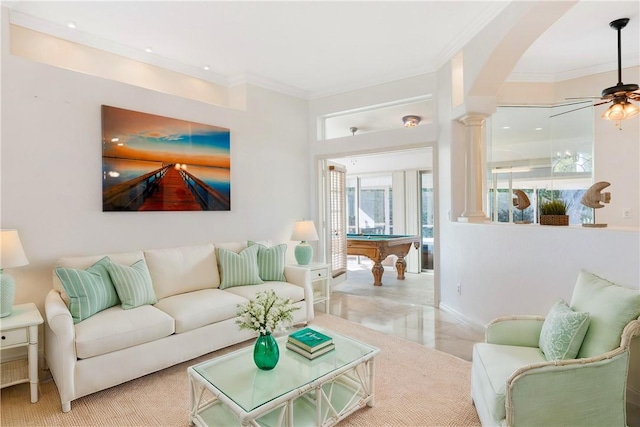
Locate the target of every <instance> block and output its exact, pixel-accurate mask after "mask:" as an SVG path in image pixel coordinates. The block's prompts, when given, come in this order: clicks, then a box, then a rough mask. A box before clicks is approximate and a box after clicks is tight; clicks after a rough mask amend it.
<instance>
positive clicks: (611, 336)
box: [571, 270, 640, 358]
mask: <svg viewBox="0 0 640 427" xmlns="http://www.w3.org/2000/svg"><path fill="white" fill-rule="evenodd" d="M571 308H572V309H574V310H576V311H587V312H589V318H590V319H591V323H590V325H589V331H588V332H587V335H586V336H585V337H584V342H583V343H582V347H580V352H579V353H578V357H580V358H583V357H593V356H597V355H600V354H602V353H606V352H607V351H611V350H613V349H614V348H616V347H618V346H619V345H620V340H621V336H622V331H623V330H624V328H625V326H627V324H628V323H629V322H631V321H632V320H634V319H637V318H638V316H640V292H638V290H637V289H630V288H624V287H622V286H620V285H616V284H615V283H613V282H610V281H608V280H606V279H603V278H601V277H599V276H596V275H595V274H593V273H590V272H588V271H586V270H581V271H580V274H579V275H578V280H577V281H576V286H575V288H574V289H573V295H572V297H571Z"/></svg>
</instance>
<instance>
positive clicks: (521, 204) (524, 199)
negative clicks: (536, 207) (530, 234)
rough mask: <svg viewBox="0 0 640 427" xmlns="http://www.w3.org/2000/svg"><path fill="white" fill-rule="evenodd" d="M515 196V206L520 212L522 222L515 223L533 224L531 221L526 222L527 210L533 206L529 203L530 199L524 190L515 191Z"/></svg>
mask: <svg viewBox="0 0 640 427" xmlns="http://www.w3.org/2000/svg"><path fill="white" fill-rule="evenodd" d="M513 194H514V195H515V196H516V197H515V198H514V199H513V206H514V207H515V208H516V209H518V210H519V211H520V221H515V223H516V224H531V221H525V220H524V212H522V211H523V210H525V209H526V208H528V207H529V206H531V202H530V201H529V197H528V196H527V194H526V193H525V192H524V191H522V190H513Z"/></svg>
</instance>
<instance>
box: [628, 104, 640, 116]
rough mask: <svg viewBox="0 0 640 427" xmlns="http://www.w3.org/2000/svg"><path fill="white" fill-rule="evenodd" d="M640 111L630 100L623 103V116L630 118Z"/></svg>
mask: <svg viewBox="0 0 640 427" xmlns="http://www.w3.org/2000/svg"><path fill="white" fill-rule="evenodd" d="M638 113H640V108H638V107H637V106H636V105H635V104H632V103H631V102H626V103H625V104H624V118H625V119H630V118H631V117H634V116H637V115H638Z"/></svg>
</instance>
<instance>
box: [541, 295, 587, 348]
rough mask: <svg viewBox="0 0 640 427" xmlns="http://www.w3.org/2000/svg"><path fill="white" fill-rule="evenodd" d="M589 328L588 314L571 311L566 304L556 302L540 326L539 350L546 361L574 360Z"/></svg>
mask: <svg viewBox="0 0 640 427" xmlns="http://www.w3.org/2000/svg"><path fill="white" fill-rule="evenodd" d="M588 328H589V313H584V312H576V311H573V310H571V308H569V306H568V305H567V303H566V302H564V301H562V300H561V301H558V302H556V303H555V304H554V305H553V307H551V310H549V313H548V314H547V316H546V318H545V319H544V323H543V325H542V330H541V331H540V340H539V343H540V349H541V350H542V352H543V353H544V356H545V357H546V358H547V360H561V359H574V358H575V357H576V355H577V354H578V350H580V346H581V345H582V340H583V338H584V336H585V334H586V333H587V329H588Z"/></svg>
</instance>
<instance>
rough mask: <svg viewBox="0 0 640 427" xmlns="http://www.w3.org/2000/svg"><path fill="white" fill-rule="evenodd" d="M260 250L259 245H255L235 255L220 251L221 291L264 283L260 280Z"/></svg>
mask: <svg viewBox="0 0 640 427" xmlns="http://www.w3.org/2000/svg"><path fill="white" fill-rule="evenodd" d="M259 249H260V248H259V246H258V245H253V246H249V247H248V248H246V249H244V250H242V251H241V252H240V253H235V252H233V251H231V250H228V249H225V248H220V249H219V250H218V262H219V263H220V276H221V282H220V289H226V288H231V287H233V286H244V285H259V284H260V283H264V282H263V281H262V279H260V273H259V268H258V250H259Z"/></svg>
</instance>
